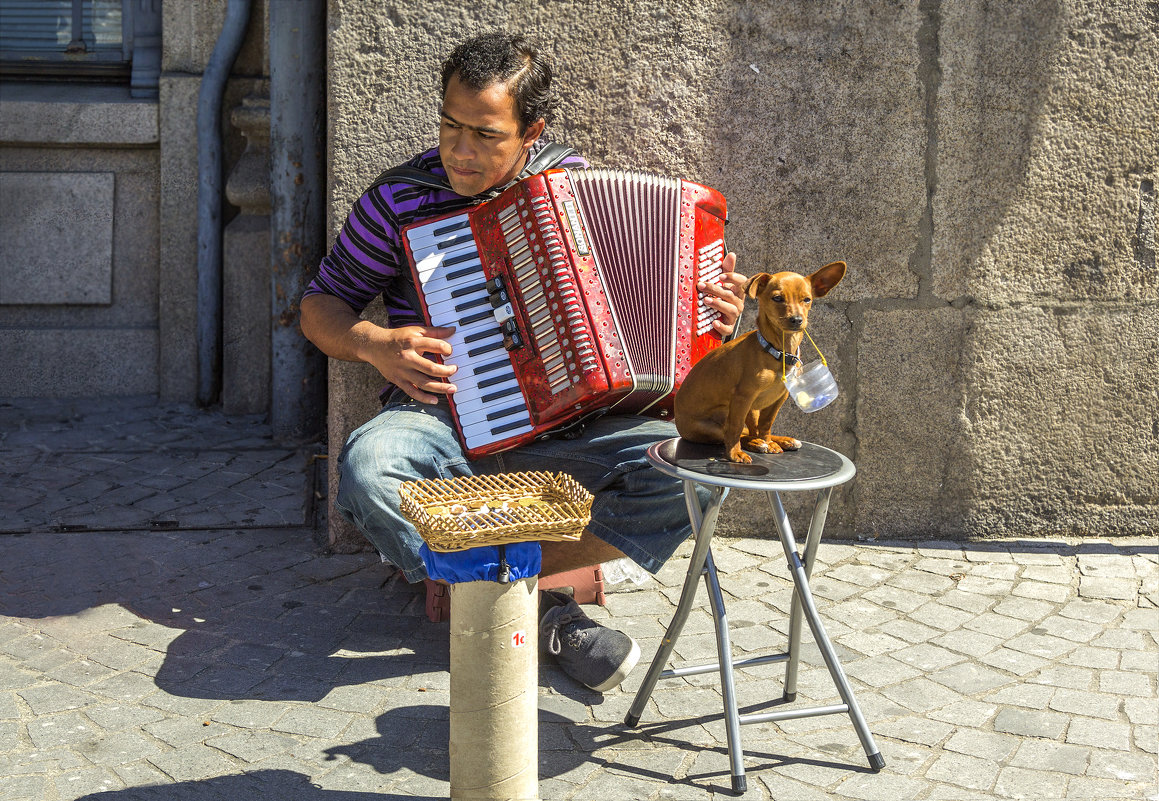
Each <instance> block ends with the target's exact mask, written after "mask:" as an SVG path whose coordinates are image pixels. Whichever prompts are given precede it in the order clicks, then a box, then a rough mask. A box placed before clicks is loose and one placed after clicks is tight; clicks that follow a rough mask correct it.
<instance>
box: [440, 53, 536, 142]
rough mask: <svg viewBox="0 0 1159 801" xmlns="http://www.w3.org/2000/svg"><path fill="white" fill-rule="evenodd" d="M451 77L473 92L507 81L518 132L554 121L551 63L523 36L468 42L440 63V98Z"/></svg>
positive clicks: (444, 94)
mask: <svg viewBox="0 0 1159 801" xmlns="http://www.w3.org/2000/svg"><path fill="white" fill-rule="evenodd" d="M455 75H458V76H459V81H460V82H461V83H462V84H463V85H464V86H466V87H468V88H469V89H473V90H474V91H476V92H479V91H482V90H483V89H486V88H487V87H488V86H490V85H491V84H493V83H508V82H510V85H509V86H508V90H509V91H510V92H511V96H512V97H513V98H514V99H515V112H516V114H517V115H518V117H519V127H520V133H522V132H523V131H526V130H527V126H529V125H531V124H532V123H534V122H535V121H536V120H538V119H540V118H542V119H543V120H544V121H545V122H546V123H547V124H548V125H550V124H551V122H552V120H553V119H555V109H556V107H557V106H558V105H559V99H558V98H557V97H556V96H555V93H554V92H553V91H552V90H551V60H550V58H549V57H548V56H547V55H546V54H544V53H542V52H540V50H539V48H537V47H536V46H535V45H533V44H532V43H531V42H529V41H528V40H527V39H526V37H523V36H520V35H519V34H509V33H498V32H496V33H485V34H482V35H480V36H476V37H474V38H472V39H468V40H467V41H465V42H463V43H462V44H460V45H459V46H458V47H456V48H455V49H454V50H452V51H451V55H450V56H448V57H447V60H446V61H444V62H443V96H444V97H445V96H446V94H447V84H449V83H450V82H451V78H452V77H453V76H455Z"/></svg>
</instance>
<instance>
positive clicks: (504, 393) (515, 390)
mask: <svg viewBox="0 0 1159 801" xmlns="http://www.w3.org/2000/svg"><path fill="white" fill-rule="evenodd" d="M522 394H523V391H522V390H521V389H520V388H519V386H518V385H516V386H513V387H507V388H506V389H501V390H499V391H497V392H490V393H488V394H486V395H484V396H483V397H482V398H480V400H481V401H483V403H490V402H491V401H497V400H499V399H500V398H506V397H509V396H511V395H520V396H522Z"/></svg>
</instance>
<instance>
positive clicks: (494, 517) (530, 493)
mask: <svg viewBox="0 0 1159 801" xmlns="http://www.w3.org/2000/svg"><path fill="white" fill-rule="evenodd" d="M399 496H400V498H401V499H402V513H403V514H404V515H406V517H407V519H409V520H410V521H411V522H412V523H414V526H415V529H416V530H417V531H418V532H419V534H420V535H421V536H422V538H423V541H424V542H426V544H427V546H428V547H429V548H430V549H431V550H432V551H440V552H448V551H461V550H464V549H466V548H475V547H479V546H482V545H505V544H507V543H512V542H525V541H529V540H546V541H564V540H578V539H579V538H580V535H581V534H582V533H583V530H584V527H585V526H586V525H587V524H588V521H589V520H590V519H591V511H592V500H593V499H592V495H591V493H589V492H588V491H587V490H585V489H584V488H583V487H582V486H580V484H579V483H578V482H577V481H576V480H575V479H573V478H572V477H571V476H569V475H567V474H565V473H540V472H529V473H503V474H500V475H496V476H463V477H460V478H450V479H427V480H424V481H407V482H404V483H403V484H402V485H401V486H400V487H399Z"/></svg>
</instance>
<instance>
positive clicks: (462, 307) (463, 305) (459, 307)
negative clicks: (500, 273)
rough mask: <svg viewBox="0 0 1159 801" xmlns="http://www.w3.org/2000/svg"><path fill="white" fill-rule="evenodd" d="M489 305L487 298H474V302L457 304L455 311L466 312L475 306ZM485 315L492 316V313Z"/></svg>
mask: <svg viewBox="0 0 1159 801" xmlns="http://www.w3.org/2000/svg"><path fill="white" fill-rule="evenodd" d="M490 305H491V304H490V303H489V302H488V300H487V296H486V295H484V296H483V297H480V298H475V299H474V300H469V301H467V302H466V303H459V304H457V305H456V306H455V311H457V312H462V311H467V310H468V309H473V308H475V307H476V306H488V307H489V306H490ZM487 313H488V314H492V312H487ZM492 316H493V314H492Z"/></svg>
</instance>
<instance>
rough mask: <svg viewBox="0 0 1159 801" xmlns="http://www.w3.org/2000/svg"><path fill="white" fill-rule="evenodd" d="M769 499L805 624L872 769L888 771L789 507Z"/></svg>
mask: <svg viewBox="0 0 1159 801" xmlns="http://www.w3.org/2000/svg"><path fill="white" fill-rule="evenodd" d="M769 498H770V500H771V501H772V504H773V520H774V522H776V524H777V533H778V534H780V536H781V546H782V547H783V548H784V551H785V558H786V559H788V561H789V569H790V570H791V571H792V573H793V585H794V587H795V588H796V596H797V597H798V598H799V599H800V601H801V605H802V607H803V614H804V616H805V620H806V621H808V623H809V628H810V629H811V630H812V632H813V639H814V640H815V641H816V643H817V647H818V648H820V649H821V656H822V657H823V658H824V660H825V666H826V667H827V668H828V669H829V675H830V676H831V677H832V678H833V683H834V684H835V685H837V692H838V693H839V694H840V695H841V700H842V701H844V702H845V706H846V707H848V709H847V711H848V713H849V717H850V719H851V720H852V721H853V728H854V729H855V730H856V731H857V737H858V739H860V740H861V747H862V748H864V749H865V755H866V757H867V758H868V759H869V766H870V767H871V768H873V769H874V770H881V769H882V768H883V767H885V759H884V758H883V757H882V756H881V751H879V750H878V748H877V744H876V743H875V742H874V740H873V734H872V733H870V731H869V726H868V725H867V724H866V722H865V717H864V716H863V715H862V714H861V709H860V707H858V706H857V700H856V699H855V698H854V697H853V690H852V688H851V687H850V686H849V681H848V679H846V678H845V671H844V670H843V669H842V667H841V662H840V660H838V659H837V653H836V651H834V649H833V644H832V643H831V642H830V641H829V637H828V635H827V634H826V633H825V627H824V625H823V624H822V623H821V616H820V615H819V614H818V613H817V606H816V605H815V604H814V603H813V593H812V591H811V590H810V589H809V578H808V576H807V575H806V573H805V565H804V564H803V563H802V562H801V556H800V554H799V553H798V552H797V543H796V540H794V539H793V529H792V527H791V526H790V525H789V518H788V515H786V514H785V507H784V505H782V503H781V496H780V494H779V493H777V492H770V493H769ZM810 528H811V527H810Z"/></svg>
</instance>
